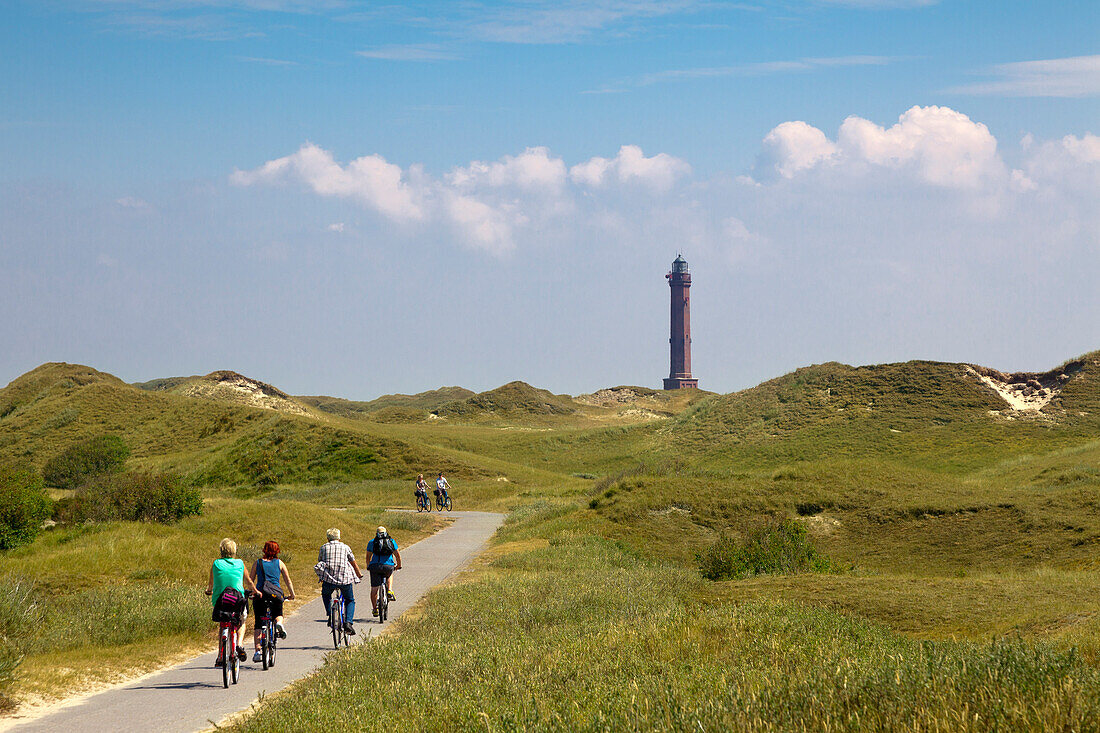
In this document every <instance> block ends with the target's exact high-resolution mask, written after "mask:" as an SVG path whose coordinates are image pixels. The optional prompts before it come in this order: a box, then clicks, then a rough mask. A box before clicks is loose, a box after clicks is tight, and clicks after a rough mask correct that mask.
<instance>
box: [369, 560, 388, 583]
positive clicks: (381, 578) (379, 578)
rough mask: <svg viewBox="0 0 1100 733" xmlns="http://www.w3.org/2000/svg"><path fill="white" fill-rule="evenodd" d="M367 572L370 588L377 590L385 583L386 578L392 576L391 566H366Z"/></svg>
mask: <svg viewBox="0 0 1100 733" xmlns="http://www.w3.org/2000/svg"><path fill="white" fill-rule="evenodd" d="M367 572H369V573H370V587H371V588H377V587H378V586H380V585H382V584H383V583H384V582H386V578H388V577H390V576H391V575H393V565H375V564H373V563H372V564H371V565H368V566H367Z"/></svg>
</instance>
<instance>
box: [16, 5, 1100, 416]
mask: <svg viewBox="0 0 1100 733" xmlns="http://www.w3.org/2000/svg"><path fill="white" fill-rule="evenodd" d="M681 252H682V253H683V254H684V256H685V257H686V259H687V260H688V261H689V263H690V265H691V270H692V277H693V287H692V294H691V297H692V314H691V316H692V335H693V368H694V372H695V376H696V377H698V378H699V380H700V386H701V387H703V388H705V389H710V390H714V391H719V392H728V391H733V390H737V389H743V388H746V387H750V386H752V385H754V384H757V383H759V382H761V381H763V380H766V379H770V378H772V377H775V376H779V375H781V374H784V373H786V372H788V371H790V370H792V369H795V368H797V367H800V366H805V365H808V364H812V363H821V362H825V361H841V362H845V363H849V364H868V363H880V362H890V361H905V360H909V359H932V360H942V361H965V362H970V363H979V364H984V365H988V366H992V367H995V368H998V369H1002V370H1005V371H1016V370H1044V369H1048V368H1051V367H1053V366H1055V365H1057V364H1059V363H1061V362H1062V361H1064V360H1066V359H1069V358H1072V357H1075V356H1077V355H1079V354H1081V353H1084V352H1087V351H1092V350H1095V349H1100V288H1097V287H1096V280H1097V275H1098V274H1100V3H1096V2H1095V0H1088V1H1084V0H1067V1H1064V2H1057V3H1049V2H1020V1H1018V0H763V1H753V0H746V1H745V2H723V1H721V0H713V1H712V0H589V1H588V2H574V1H572V0H553V1H549V0H548V1H544V0H511V1H509V2H488V1H484V2H464V1H457V2H453V1H452V2H411V3H401V2H392V3H387V2H365V1H361V0H34V1H33V2H32V1H29V0H5V1H4V2H0V384H5V383H7V382H8V381H10V380H12V379H14V378H15V377H17V376H18V375H19V374H21V373H23V372H25V371H27V370H29V369H32V368H33V367H35V366H37V365H38V364H41V363H43V362H47V361H68V362H74V363H83V364H88V365H91V366H94V367H96V368H98V369H101V370H104V371H108V372H111V373H113V374H116V375H118V376H119V377H121V378H123V379H125V380H127V381H138V380H146V379H152V378H156V377H164V376H173V375H187V374H205V373H208V372H211V371H214V370H217V369H233V370H236V371H239V372H242V373H244V374H247V375H249V376H252V377H255V378H257V379H261V380H263V381H265V382H270V383H272V384H275V385H277V386H279V387H280V388H282V389H284V390H286V391H288V392H291V393H294V394H330V395H337V396H343V397H349V398H353V399H369V398H371V397H374V396H377V395H380V394H385V393H391V392H417V391H421V390H426V389H433V388H435V387H438V386H442V385H461V386H464V387H467V388H470V389H475V390H483V389H489V388H492V387H495V386H498V385H500V384H503V383H505V382H508V381H511V380H515V379H522V380H524V381H527V382H530V383H531V384H534V385H536V386H539V387H544V388H547V389H551V390H553V391H555V392H567V393H570V394H578V393H583V392H590V391H594V390H597V389H600V388H603V387H608V386H613V385H618V384H640V385H648V386H659V385H660V380H661V378H662V377H664V376H667V374H668V368H669V366H668V319H669V314H668V309H669V306H668V298H669V293H668V287H667V284H666V281H665V279H664V275H665V273H666V272H667V271H668V269H669V266H670V263H671V261H672V260H673V259H674V258H675V256H676V255H677V254H678V253H681Z"/></svg>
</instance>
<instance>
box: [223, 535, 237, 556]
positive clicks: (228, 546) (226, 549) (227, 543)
mask: <svg viewBox="0 0 1100 733" xmlns="http://www.w3.org/2000/svg"><path fill="white" fill-rule="evenodd" d="M218 549H219V550H220V551H221V553H222V557H233V556H234V555H236V554H237V543H236V542H234V541H233V540H231V539H229V538H228V537H226V538H225V539H224V540H222V543H221V544H220V545H218Z"/></svg>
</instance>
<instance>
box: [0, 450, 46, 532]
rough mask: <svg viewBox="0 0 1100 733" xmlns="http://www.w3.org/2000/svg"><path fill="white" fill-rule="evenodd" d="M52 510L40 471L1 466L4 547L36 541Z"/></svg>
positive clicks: (0, 528) (0, 513) (0, 524)
mask: <svg viewBox="0 0 1100 733" xmlns="http://www.w3.org/2000/svg"><path fill="white" fill-rule="evenodd" d="M51 511H52V507H51V503H50V497H48V496H46V492H45V489H44V488H43V485H42V477H41V476H39V475H38V472H37V471H35V470H34V469H32V468H13V467H0V550H10V549H11V548H13V547H18V546H19V545H23V544H26V543H28V542H31V541H33V540H34V538H35V537H37V536H38V533H39V532H40V531H42V522H44V521H45V520H46V519H48V518H49V516H50V513H51Z"/></svg>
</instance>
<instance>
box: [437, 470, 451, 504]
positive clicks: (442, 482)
mask: <svg viewBox="0 0 1100 733" xmlns="http://www.w3.org/2000/svg"><path fill="white" fill-rule="evenodd" d="M449 488H451V485H450V484H449V483H447V479H445V478H443V474H442V473H441V474H439V478H437V479H436V480H435V495H436V497H437V498H441V499H446V498H447V497H448V496H449V494H447V489H449Z"/></svg>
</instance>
